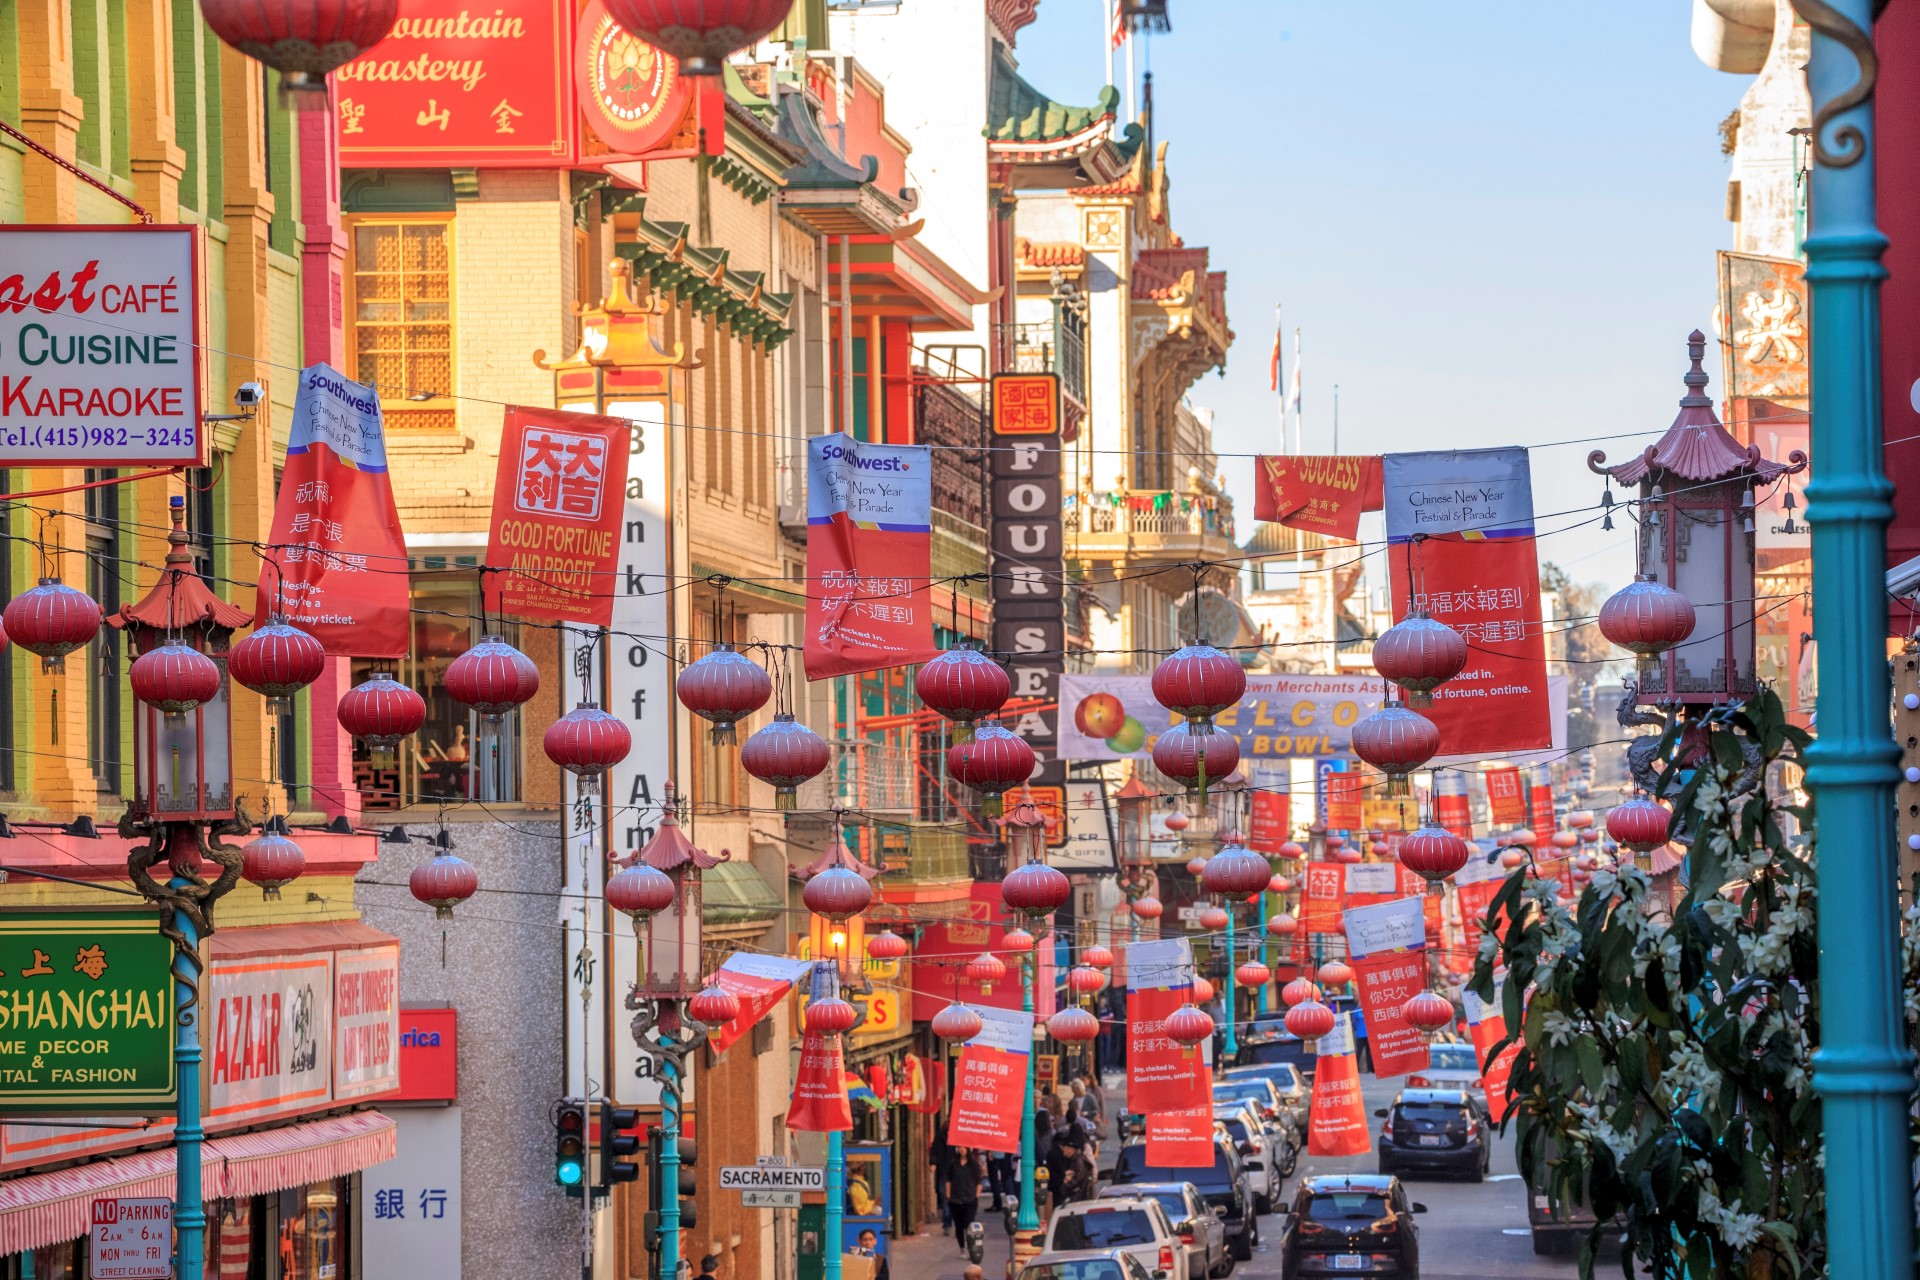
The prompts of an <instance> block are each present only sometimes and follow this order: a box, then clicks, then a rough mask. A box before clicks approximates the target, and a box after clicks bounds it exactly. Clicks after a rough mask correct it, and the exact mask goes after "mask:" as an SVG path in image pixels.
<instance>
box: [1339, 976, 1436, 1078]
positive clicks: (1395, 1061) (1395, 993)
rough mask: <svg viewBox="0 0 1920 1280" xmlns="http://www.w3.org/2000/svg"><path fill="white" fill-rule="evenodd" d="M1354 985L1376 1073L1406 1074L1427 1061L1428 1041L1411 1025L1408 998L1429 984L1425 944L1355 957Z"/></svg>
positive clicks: (1385, 1074)
mask: <svg viewBox="0 0 1920 1280" xmlns="http://www.w3.org/2000/svg"><path fill="white" fill-rule="evenodd" d="M1349 963H1350V964H1352V965H1353V985H1354V989H1355V991H1357V992H1358V993H1359V996H1360V1011H1361V1012H1362V1013H1364V1014H1365V1015H1366V1017H1367V1048H1368V1051H1369V1052H1370V1053H1372V1055H1373V1074H1374V1075H1376V1076H1398V1075H1405V1074H1406V1073H1407V1072H1409V1071H1418V1070H1419V1069H1420V1068H1422V1067H1424V1066H1426V1065H1427V1042H1426V1040H1425V1039H1423V1038H1422V1037H1421V1035H1420V1032H1419V1031H1418V1030H1417V1029H1415V1028H1414V1027H1412V1026H1410V1025H1408V1023H1407V1017H1406V1004H1407V1001H1409V1000H1411V999H1413V998H1414V997H1415V996H1417V995H1419V994H1420V993H1421V992H1422V991H1425V990H1426V989H1427V953H1426V950H1425V949H1424V948H1414V949H1412V950H1408V951H1383V952H1380V953H1379V954H1377V955H1371V956H1354V957H1353V958H1352V959H1351V960H1350V961H1349Z"/></svg>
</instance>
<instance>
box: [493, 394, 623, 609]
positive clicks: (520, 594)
mask: <svg viewBox="0 0 1920 1280" xmlns="http://www.w3.org/2000/svg"><path fill="white" fill-rule="evenodd" d="M631 432H632V428H631V427H630V426H629V425H628V423H627V421H626V419H624V418H601V417H595V416H594V415H592V414H588V413H570V412H567V411H566V410H562V409H523V408H521V407H520V406H518V405H509V406H508V407H507V415H506V422H505V424H504V425H503V426H502V427H501V430H500V462H499V465H498V468H497V469H496V471H495V473H494V481H493V515H492V518H491V520H490V521H489V525H488V530H487V565H488V566H489V567H490V568H492V569H494V570H497V572H493V573H488V574H486V575H485V576H484V578H483V581H484V582H485V584H486V601H487V607H488V608H489V609H492V610H494V611H496V612H499V613H505V614H511V615H513V616H514V617H517V618H544V619H547V620H549V621H552V622H575V623H581V624H583V625H586V626H590V627H604V626H608V625H610V624H611V623H612V621H613V599H614V596H615V595H616V594H617V592H616V583H615V581H614V569H615V566H616V565H617V563H618V561H619V558H620V518H621V516H622V515H623V514H625V509H624V504H625V493H626V488H627V454H628V449H629V446H630V444H631Z"/></svg>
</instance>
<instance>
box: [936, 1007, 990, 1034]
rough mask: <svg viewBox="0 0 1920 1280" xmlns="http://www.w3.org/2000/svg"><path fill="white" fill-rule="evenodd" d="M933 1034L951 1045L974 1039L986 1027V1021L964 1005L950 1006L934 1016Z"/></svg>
mask: <svg viewBox="0 0 1920 1280" xmlns="http://www.w3.org/2000/svg"><path fill="white" fill-rule="evenodd" d="M930 1025H931V1028H932V1031H933V1034H935V1035H936V1036H939V1037H940V1038H941V1039H942V1040H945V1041H947V1042H948V1043H949V1044H953V1043H959V1042H962V1041H967V1040H971V1039H973V1038H974V1037H975V1036H977V1035H979V1034H980V1029H981V1028H982V1027H984V1026H986V1022H985V1020H984V1019H982V1018H981V1017H980V1015H979V1014H977V1013H975V1012H974V1011H973V1010H971V1009H969V1008H967V1006H966V1005H964V1004H950V1005H948V1006H947V1007H946V1008H944V1009H942V1010H941V1011H940V1012H938V1013H936V1014H934V1015H933V1022H932V1023H931V1024H930Z"/></svg>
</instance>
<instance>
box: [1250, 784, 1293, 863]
mask: <svg viewBox="0 0 1920 1280" xmlns="http://www.w3.org/2000/svg"><path fill="white" fill-rule="evenodd" d="M1291 801H1292V797H1290V796H1289V795H1287V793H1286V792H1284V791H1256V792H1254V793H1253V812H1252V815H1251V821H1249V822H1248V824H1247V848H1249V849H1251V850H1253V851H1254V852H1255V853H1278V852H1280V846H1281V845H1283V844H1285V843H1286V842H1287V836H1288V834H1289V832H1290V827H1291V813H1290V810H1291V809H1292V803H1291Z"/></svg>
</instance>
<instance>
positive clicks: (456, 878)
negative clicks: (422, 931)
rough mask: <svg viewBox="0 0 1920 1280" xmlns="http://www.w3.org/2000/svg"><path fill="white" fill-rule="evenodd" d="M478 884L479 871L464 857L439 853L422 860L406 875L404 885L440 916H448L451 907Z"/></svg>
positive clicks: (473, 891) (449, 915) (477, 886)
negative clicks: (424, 860) (410, 873)
mask: <svg viewBox="0 0 1920 1280" xmlns="http://www.w3.org/2000/svg"><path fill="white" fill-rule="evenodd" d="M479 888H480V875H479V873H478V872H476V871H475V870H474V869H473V866H472V864H471V863H469V862H468V861H467V860H466V859H465V858H462V857H460V856H458V855H457V854H452V853H441V854H438V855H436V856H435V857H434V858H433V859H432V860H430V861H427V862H423V863H421V864H420V865H419V866H417V867H415V868H414V869H413V874H412V875H410V876H408V877H407V889H408V891H409V892H411V893H412V894H413V896H414V897H415V898H416V899H418V900H419V901H421V902H424V903H426V904H427V905H428V906H430V907H432V908H433V911H434V914H435V915H436V916H438V917H439V918H440V919H442V920H447V919H451V918H452V916H453V909H454V908H455V907H456V906H458V905H460V904H461V903H462V902H465V901H466V900H467V899H468V898H471V897H472V896H473V895H474V894H475V893H476V892H478V890H479Z"/></svg>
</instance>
